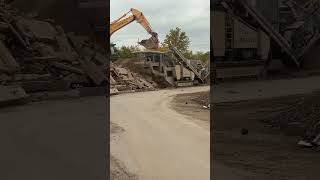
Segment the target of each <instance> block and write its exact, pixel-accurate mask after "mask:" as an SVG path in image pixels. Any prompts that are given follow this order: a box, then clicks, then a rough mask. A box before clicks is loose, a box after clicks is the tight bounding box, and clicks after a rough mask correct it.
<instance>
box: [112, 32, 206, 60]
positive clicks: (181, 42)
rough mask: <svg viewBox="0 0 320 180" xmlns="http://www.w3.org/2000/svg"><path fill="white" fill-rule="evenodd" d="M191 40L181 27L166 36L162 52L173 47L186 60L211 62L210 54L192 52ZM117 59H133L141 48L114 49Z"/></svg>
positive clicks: (161, 47)
mask: <svg viewBox="0 0 320 180" xmlns="http://www.w3.org/2000/svg"><path fill="white" fill-rule="evenodd" d="M190 43H191V42H190V39H189V37H188V35H187V34H186V32H184V31H182V30H181V29H180V28H179V27H176V28H175V29H171V30H170V31H169V33H168V34H167V35H166V37H165V39H164V41H163V42H162V43H161V46H160V50H161V51H168V50H169V49H170V48H171V47H172V46H175V47H176V48H177V49H178V50H179V51H180V52H181V53H182V54H183V55H184V56H185V57H186V58H188V59H193V60H200V61H202V62H203V63H208V62H209V60H210V52H201V51H197V52H193V51H192V50H190V47H189V46H190ZM114 50H115V54H114V56H116V57H114V59H116V58H133V57H135V54H134V52H136V51H139V50H140V48H139V46H122V47H120V48H117V47H114Z"/></svg>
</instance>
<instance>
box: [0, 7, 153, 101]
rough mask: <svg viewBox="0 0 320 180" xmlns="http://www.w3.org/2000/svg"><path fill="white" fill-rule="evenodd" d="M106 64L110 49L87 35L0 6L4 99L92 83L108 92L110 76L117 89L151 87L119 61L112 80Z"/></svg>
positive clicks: (0, 86) (0, 67) (1, 96)
mask: <svg viewBox="0 0 320 180" xmlns="http://www.w3.org/2000/svg"><path fill="white" fill-rule="evenodd" d="M108 64H109V58H108V55H107V51H106V49H105V48H103V45H101V44H100V45H98V44H97V43H95V42H94V41H92V40H91V39H90V38H89V37H86V36H80V35H76V34H75V33H72V32H69V33H68V32H65V31H64V29H63V28H62V27H61V26H59V25H58V24H56V23H55V21H54V20H52V19H39V18H38V17H37V16H36V15H34V14H23V13H21V12H19V11H18V10H15V9H12V8H10V7H9V6H4V5H0V103H2V102H8V101H12V100H14V101H15V100H18V99H23V98H26V97H28V95H30V94H35V93H40V92H62V91H70V90H74V89H77V90H83V89H86V90H85V91H88V88H92V87H93V88H95V90H93V91H99V92H101V91H104V92H107V91H106V89H105V87H106V86H107V84H108V82H110V81H111V84H112V86H113V87H112V90H117V91H121V90H127V89H144V88H146V87H147V88H151V86H152V88H153V86H154V85H153V84H150V83H149V82H147V81H145V80H144V79H143V78H142V77H139V76H138V75H136V74H134V73H131V72H129V71H127V70H126V69H124V68H117V67H116V66H112V67H111V72H112V76H110V79H109V69H108V68H109V66H108ZM97 88H100V89H99V90H97ZM91 93H94V92H91Z"/></svg>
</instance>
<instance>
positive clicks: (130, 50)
mask: <svg viewBox="0 0 320 180" xmlns="http://www.w3.org/2000/svg"><path fill="white" fill-rule="evenodd" d="M138 50H139V48H138V47H137V46H122V47H121V48H120V49H119V50H118V51H119V57H120V58H132V57H135V54H134V52H135V51H138Z"/></svg>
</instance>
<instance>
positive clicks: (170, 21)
mask: <svg viewBox="0 0 320 180" xmlns="http://www.w3.org/2000/svg"><path fill="white" fill-rule="evenodd" d="M130 8H136V9H138V10H140V11H141V12H143V14H144V15H145V16H146V18H147V19H148V21H149V23H150V24H151V26H152V29H153V30H154V31H155V32H157V33H158V34H159V39H160V41H161V42H162V41H163V40H164V38H165V35H166V34H167V33H168V32H169V30H170V29H173V28H175V27H177V26H178V27H180V28H181V29H182V30H183V31H185V32H186V33H187V35H188V36H189V38H190V41H191V44H190V49H191V50H192V51H209V50H210V0H111V1H110V11H111V12H110V18H111V19H110V20H111V21H113V20H115V19H117V18H119V17H121V16H122V15H123V14H124V13H126V12H128V11H129V10H130ZM149 37H150V35H149V34H148V33H147V32H146V31H145V29H144V28H143V27H142V26H140V24H138V23H137V22H132V23H131V24H129V25H128V26H126V27H124V28H122V29H120V30H119V31H117V32H116V33H114V34H113V35H112V37H111V42H113V43H115V44H116V45H117V46H122V45H137V42H138V40H140V41H141V40H142V39H147V38H149Z"/></svg>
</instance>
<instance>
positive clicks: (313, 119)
mask: <svg viewBox="0 0 320 180" xmlns="http://www.w3.org/2000/svg"><path fill="white" fill-rule="evenodd" d="M273 113H276V115H275V116H274V117H272V118H267V119H264V120H263V121H264V122H266V123H268V124H271V125H272V126H274V127H280V128H282V129H286V130H288V131H291V130H294V131H295V132H294V133H295V134H294V135H301V136H303V138H304V139H305V140H307V141H311V140H313V139H314V138H316V136H318V135H319V134H320V92H315V93H313V94H311V95H308V96H305V97H303V98H299V99H298V100H297V101H296V102H294V103H291V105H289V106H288V107H285V108H282V109H281V110H278V112H273Z"/></svg>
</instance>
